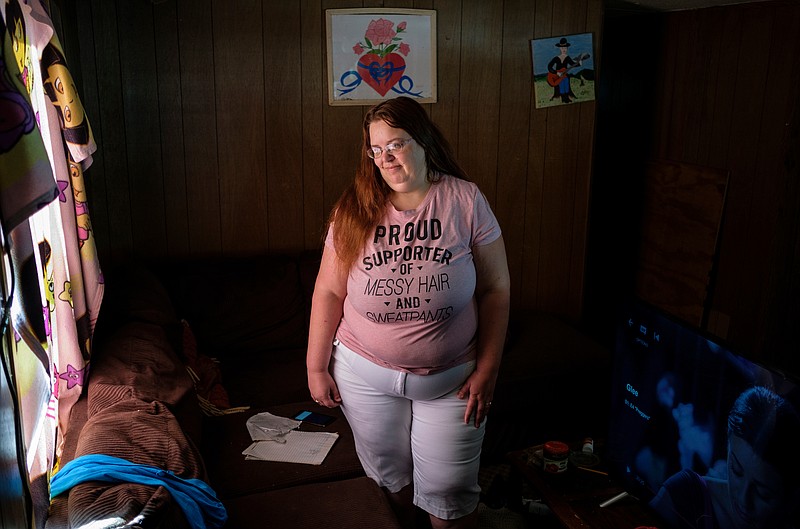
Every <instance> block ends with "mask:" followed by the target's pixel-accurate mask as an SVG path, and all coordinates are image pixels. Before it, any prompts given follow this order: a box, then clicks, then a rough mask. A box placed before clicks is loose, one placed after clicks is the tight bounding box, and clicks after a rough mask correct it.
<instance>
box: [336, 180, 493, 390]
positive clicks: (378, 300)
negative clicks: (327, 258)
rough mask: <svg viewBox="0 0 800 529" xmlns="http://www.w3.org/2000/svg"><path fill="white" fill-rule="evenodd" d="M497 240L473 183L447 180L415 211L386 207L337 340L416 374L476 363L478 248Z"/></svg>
mask: <svg viewBox="0 0 800 529" xmlns="http://www.w3.org/2000/svg"><path fill="white" fill-rule="evenodd" d="M334 229H335V227H334ZM499 237H500V226H499V224H498V223H497V218H496V217H495V216H494V213H492V210H491V208H490V207H489V204H488V202H487V201H486V197H484V196H483V194H482V193H481V192H480V190H479V189H478V187H477V186H476V185H475V184H474V183H472V182H467V181H465V180H461V179H458V178H454V177H451V176H444V177H442V179H441V180H440V181H439V182H438V183H436V184H434V185H433V186H431V188H430V190H429V191H428V194H427V195H426V196H425V199H424V200H423V202H422V203H421V204H420V206H419V207H418V208H417V209H415V210H409V211H397V210H396V209H395V208H394V207H393V206H392V204H391V203H388V204H387V212H386V215H385V216H384V218H383V219H382V221H381V222H380V224H379V225H378V226H377V227H376V229H375V233H374V236H373V238H372V240H370V241H368V242H367V245H366V247H365V250H364V252H363V254H362V257H361V259H359V261H357V262H356V264H355V265H354V266H353V269H352V270H351V271H350V275H349V277H348V281H347V297H346V298H345V300H344V314H343V316H342V321H341V322H340V324H339V329H338V331H337V335H336V336H337V338H338V339H339V340H340V341H341V342H342V343H343V344H344V345H346V346H347V347H349V348H350V349H352V350H353V351H355V352H356V353H358V354H360V355H362V356H364V357H366V358H368V359H369V360H372V361H373V362H375V363H377V364H378V365H382V366H385V367H390V368H392V369H398V370H401V371H408V372H411V373H417V374H429V373H434V372H436V371H441V370H443V369H447V368H449V367H453V366H455V365H458V364H461V363H463V362H466V361H468V360H471V359H473V358H474V357H475V333H476V330H477V328H478V311H477V303H476V301H475V265H474V263H473V260H472V248H473V247H474V246H481V245H485V244H489V243H491V242H493V241H495V240H497V239H498V238H499ZM327 245H328V246H330V247H332V245H333V236H332V233H328V239H327Z"/></svg>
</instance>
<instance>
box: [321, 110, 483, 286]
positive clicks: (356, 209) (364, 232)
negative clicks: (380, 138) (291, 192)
mask: <svg viewBox="0 0 800 529" xmlns="http://www.w3.org/2000/svg"><path fill="white" fill-rule="evenodd" d="M376 121H384V122H385V123H386V124H387V125H389V126H390V127H393V128H396V129H402V130H404V131H406V132H407V133H408V134H409V135H410V136H411V137H412V138H414V141H415V142H416V143H417V145H419V146H420V147H422V148H423V149H424V151H425V163H426V166H427V168H428V175H427V178H428V181H430V182H431V184H436V183H437V182H438V181H439V179H440V178H441V175H443V174H447V175H451V176H454V177H456V178H461V179H464V180H469V178H468V177H467V174H466V172H465V171H464V169H462V167H461V165H459V163H458V162H457V161H456V158H455V155H454V154H453V149H452V147H451V146H450V143H449V142H448V141H447V140H446V139H445V137H444V135H443V134H442V132H441V131H440V130H439V127H437V126H436V124H435V123H434V122H433V121H431V118H430V116H428V113H427V112H425V109H424V108H423V107H422V105H420V104H419V103H417V101H415V100H414V99H411V98H409V97H405V96H401V97H397V98H394V99H387V100H386V101H383V102H381V103H378V104H377V105H375V106H374V107H372V108H371V109H369V111H367V113H366V114H365V115H364V122H363V124H362V146H361V147H362V148H361V158H360V161H359V164H358V168H357V169H356V175H355V179H354V180H353V183H351V184H350V185H349V186H348V187H347V189H345V190H344V192H343V193H342V196H341V197H339V200H338V201H337V202H336V204H335V206H334V208H333V210H332V212H331V215H330V217H329V219H328V227H329V228H330V225H331V223H335V225H336V230H335V232H334V238H333V243H334V247H335V248H336V254H337V256H338V257H339V260H340V261H341V263H342V264H343V265H344V266H345V267H346V269H347V270H349V269H350V268H352V266H353V265H354V264H355V262H356V259H358V257H359V255H361V251H362V250H363V248H364V245H365V244H366V242H367V240H369V239H370V238H371V237H372V234H373V231H374V230H375V227H376V226H377V225H378V222H380V220H381V218H382V217H383V215H384V213H385V211H386V201H387V199H388V197H389V194H390V193H391V192H392V189H391V188H390V187H389V186H388V185H387V184H386V182H385V181H384V180H383V177H382V176H381V172H380V169H378V166H377V165H376V164H375V162H374V161H373V160H372V158H370V157H369V156H367V149H369V147H370V145H371V142H370V137H369V126H370V124H372V123H374V122H376Z"/></svg>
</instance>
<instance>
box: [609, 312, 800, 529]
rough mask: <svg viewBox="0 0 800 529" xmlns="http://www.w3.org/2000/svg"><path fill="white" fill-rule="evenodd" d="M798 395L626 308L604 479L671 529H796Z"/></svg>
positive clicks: (682, 331)
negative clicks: (617, 483)
mask: <svg viewBox="0 0 800 529" xmlns="http://www.w3.org/2000/svg"><path fill="white" fill-rule="evenodd" d="M798 387H800V386H798V384H797V382H796V381H794V380H792V379H790V378H789V377H786V376H784V375H783V374H781V373H780V372H779V371H777V370H774V369H769V368H767V367H764V366H762V365H759V364H756V363H754V362H751V361H749V360H747V359H745V358H744V357H742V356H739V355H737V354H734V353H733V352H732V351H731V350H730V349H728V348H726V347H725V346H723V345H721V344H720V343H719V342H718V341H714V340H712V339H711V338H710V337H709V336H707V335H705V334H704V333H702V332H700V331H699V330H698V329H695V328H693V327H691V326H689V325H688V324H685V323H682V322H680V321H679V320H677V319H674V318H672V317H670V316H668V315H667V314H666V313H664V312H662V311H660V310H657V309H655V308H654V307H652V306H650V305H647V304H645V303H644V302H641V301H638V300H637V301H634V302H631V303H629V304H628V305H627V307H626V308H625V309H624V310H623V313H622V314H621V316H620V319H619V321H618V332H617V343H616V346H615V358H614V367H613V375H612V395H611V416H610V431H609V438H608V446H607V449H608V450H607V451H608V460H609V464H610V468H611V470H612V472H613V474H614V475H615V476H616V477H617V478H620V479H622V480H623V481H624V483H625V486H626V489H627V490H628V491H629V493H630V494H632V495H633V496H635V497H637V498H638V499H639V500H641V501H645V502H648V503H649V504H650V506H651V507H652V508H653V509H655V510H656V511H658V513H659V514H660V515H661V516H662V517H663V518H664V519H665V520H666V521H667V522H668V523H669V524H670V525H671V526H672V527H674V528H676V529H683V528H709V529H713V528H720V529H727V528H731V529H739V528H745V527H747V528H764V529H767V528H768V529H781V528H784V527H800V525H798V512H800V510H799V509H798V507H797V506H798V505H800V479H798V476H800V474H798V473H797V472H798V469H799V467H800V464H798V447H799V446H800V419H798V413H797V410H798V409H800V400H799V399H800V395H798Z"/></svg>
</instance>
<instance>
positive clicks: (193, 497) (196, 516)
mask: <svg viewBox="0 0 800 529" xmlns="http://www.w3.org/2000/svg"><path fill="white" fill-rule="evenodd" d="M86 481H104V482H108V483H140V484H142V485H152V486H154V487H158V486H162V487H164V488H166V489H167V490H168V491H169V492H170V494H172V497H173V498H174V499H175V501H176V502H177V503H178V505H180V507H181V509H183V513H184V514H185V515H186V519H187V520H188V521H189V524H190V525H191V526H192V527H193V528H196V529H205V528H209V529H215V528H219V527H222V526H223V525H225V521H226V520H227V519H228V513H227V512H226V511H225V507H224V506H223V505H222V503H221V502H220V501H219V500H218V499H217V494H216V493H215V492H214V490H213V489H212V488H211V487H209V486H208V484H207V483H206V482H204V481H203V480H200V479H194V478H190V479H184V478H181V477H179V476H176V475H175V474H174V473H173V472H171V471H169V470H164V469H162V468H157V467H151V466H148V465H137V464H136V463H131V462H130V461H128V460H126V459H122V458H119V457H112V456H107V455H104V454H91V455H85V456H80V457H77V458H75V459H73V460H72V461H70V462H69V463H67V464H66V465H64V466H63V467H62V468H61V470H59V471H58V472H57V473H56V474H55V475H54V476H53V477H52V478H51V479H50V498H51V500H52V498H55V497H56V496H58V495H59V494H62V493H63V492H66V491H68V490H69V489H71V488H72V487H74V486H75V485H78V484H80V483H84V482H86Z"/></svg>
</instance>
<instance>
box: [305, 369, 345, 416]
mask: <svg viewBox="0 0 800 529" xmlns="http://www.w3.org/2000/svg"><path fill="white" fill-rule="evenodd" d="M308 389H309V391H310V392H311V398H312V399H314V402H316V403H317V404H320V405H322V406H325V407H326V408H335V407H337V406H339V405H340V404H341V403H342V397H341V395H339V388H338V387H336V382H334V381H333V377H332V376H331V374H330V373H329V372H328V371H322V372H312V371H309V372H308Z"/></svg>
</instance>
